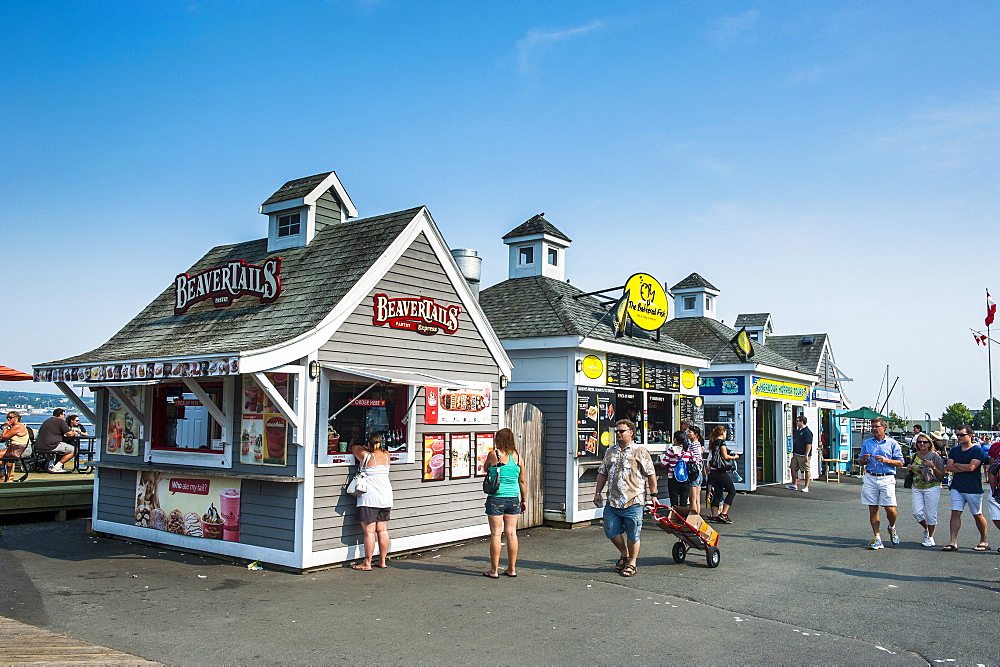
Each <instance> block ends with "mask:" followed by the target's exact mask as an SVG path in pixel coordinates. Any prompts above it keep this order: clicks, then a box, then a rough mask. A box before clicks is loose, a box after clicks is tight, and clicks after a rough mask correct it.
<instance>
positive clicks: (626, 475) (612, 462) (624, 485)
mask: <svg viewBox="0 0 1000 667" xmlns="http://www.w3.org/2000/svg"><path fill="white" fill-rule="evenodd" d="M655 473H656V468H654V467H653V457H652V456H650V455H649V451H648V450H647V449H646V448H645V447H642V446H640V445H637V444H635V443H634V442H633V443H632V444H630V445H629V446H628V447H626V448H625V449H621V448H620V447H619V446H618V445H617V443H616V444H615V445H614V446H612V447H608V451H607V453H605V454H604V460H603V461H602V462H601V467H600V468H598V469H597V474H598V475H604V476H605V477H607V478H608V485H607V492H608V504H609V505H611V506H612V507H614V508H615V509H625V508H626V507H631V506H632V505H635V504H637V503H640V504H642V503H645V502H646V478H647V477H649V476H650V475H653V474H655Z"/></svg>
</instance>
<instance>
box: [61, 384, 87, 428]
mask: <svg viewBox="0 0 1000 667" xmlns="http://www.w3.org/2000/svg"><path fill="white" fill-rule="evenodd" d="M53 384H55V386H56V387H58V388H59V391H61V392H62V393H63V395H64V396H66V398H68V399H69V401H70V403H72V404H73V405H74V406H75V407H76V409H77V410H79V411H80V412H81V413H83V416H84V417H86V418H87V419H88V420H89V421H90V423H91V424H93V425H94V426H97V415H95V414H94V411H93V410H91V409H90V408H89V407H88V406H87V404H86V403H84V402H83V399H81V398H80V397H79V396H77V395H76V394H75V393H74V392H73V390H72V389H70V388H69V385H68V384H66V383H65V382H54V383H53Z"/></svg>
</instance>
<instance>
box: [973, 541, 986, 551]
mask: <svg viewBox="0 0 1000 667" xmlns="http://www.w3.org/2000/svg"><path fill="white" fill-rule="evenodd" d="M972 550H973V551H989V550H990V543H989V542H980V543H979V544H977V545H976V546H974V547H972Z"/></svg>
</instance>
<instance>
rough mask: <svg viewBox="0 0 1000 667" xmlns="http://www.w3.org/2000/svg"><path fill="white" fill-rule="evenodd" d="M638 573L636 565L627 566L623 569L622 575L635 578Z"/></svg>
mask: <svg viewBox="0 0 1000 667" xmlns="http://www.w3.org/2000/svg"><path fill="white" fill-rule="evenodd" d="M636 571H637V570H636V567H635V565H626V566H625V567H623V568H622V571H621V575H622V576H623V577H634V576H635V573H636Z"/></svg>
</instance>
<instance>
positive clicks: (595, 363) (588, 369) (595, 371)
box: [583, 354, 604, 380]
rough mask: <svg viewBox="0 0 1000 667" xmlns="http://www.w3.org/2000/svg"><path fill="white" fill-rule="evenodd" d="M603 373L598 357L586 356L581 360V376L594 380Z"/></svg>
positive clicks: (602, 365) (602, 363)
mask: <svg viewBox="0 0 1000 667" xmlns="http://www.w3.org/2000/svg"><path fill="white" fill-rule="evenodd" d="M603 373H604V362H602V361H601V358H600V357H597V356H594V355H593V354H588V355H587V356H586V357H584V358H583V374H584V375H586V376H587V377H589V378H590V379H591V380H596V379H597V378H599V377H601V375H602V374H603Z"/></svg>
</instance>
